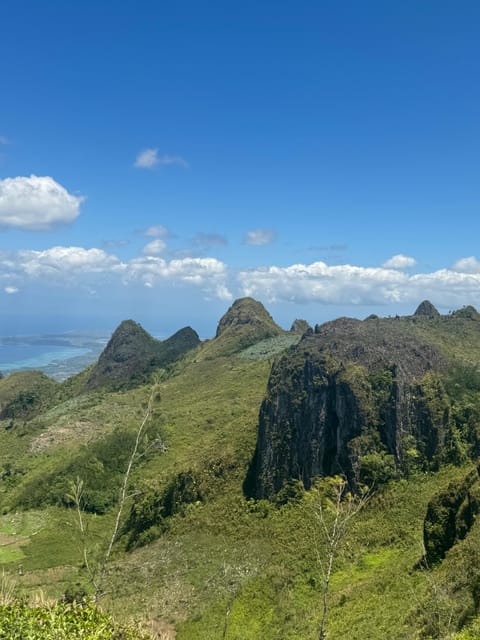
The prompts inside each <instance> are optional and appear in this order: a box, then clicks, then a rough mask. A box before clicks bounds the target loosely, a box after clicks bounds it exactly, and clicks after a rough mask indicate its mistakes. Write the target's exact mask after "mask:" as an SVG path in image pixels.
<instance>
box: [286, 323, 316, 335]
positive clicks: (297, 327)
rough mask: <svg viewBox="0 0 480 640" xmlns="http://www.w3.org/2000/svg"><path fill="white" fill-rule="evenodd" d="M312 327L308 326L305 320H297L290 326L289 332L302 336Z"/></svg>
mask: <svg viewBox="0 0 480 640" xmlns="http://www.w3.org/2000/svg"><path fill="white" fill-rule="evenodd" d="M311 328H312V327H311V326H310V325H309V324H308V322H307V321H306V320H301V319H297V320H294V321H293V323H292V326H291V327H290V331H291V332H292V333H300V334H302V335H303V334H304V333H305V332H306V331H309V330H310V329H311Z"/></svg>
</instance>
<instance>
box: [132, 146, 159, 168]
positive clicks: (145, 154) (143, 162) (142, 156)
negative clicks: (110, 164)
mask: <svg viewBox="0 0 480 640" xmlns="http://www.w3.org/2000/svg"><path fill="white" fill-rule="evenodd" d="M157 164H158V149H144V150H143V151H140V153H139V154H138V155H137V158H136V160H135V162H134V164H133V166H134V167H137V169H152V167H154V166H155V165H157Z"/></svg>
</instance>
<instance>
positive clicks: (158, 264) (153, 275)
mask: <svg viewBox="0 0 480 640" xmlns="http://www.w3.org/2000/svg"><path fill="white" fill-rule="evenodd" d="M227 276H228V268H227V265H226V264H224V263H223V262H221V261H220V260H217V259H215V258H182V259H176V260H170V262H167V261H166V260H164V259H163V258H157V257H153V256H147V257H145V258H135V259H133V260H131V261H130V262H129V263H128V266H127V271H126V273H125V276H124V277H125V280H126V281H127V282H128V281H131V280H140V281H141V282H142V283H143V284H144V285H145V286H146V287H153V286H154V285H155V284H158V283H161V282H171V283H173V284H175V283H183V284H193V285H195V286H197V287H199V288H200V289H202V290H203V291H204V292H206V293H207V294H209V295H213V296H215V297H217V298H220V299H221V300H230V299H231V298H232V294H231V292H230V291H229V290H228V288H227V284H226V282H227Z"/></svg>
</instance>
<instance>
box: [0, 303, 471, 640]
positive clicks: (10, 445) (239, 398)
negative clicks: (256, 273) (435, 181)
mask: <svg viewBox="0 0 480 640" xmlns="http://www.w3.org/2000/svg"><path fill="white" fill-rule="evenodd" d="M257 304H258V303H257ZM233 306H235V305H233ZM240 306H241V307H243V311H245V309H247V308H249V306H250V302H249V301H246V302H245V301H244V302H243V303H242V304H241V305H240ZM243 311H242V313H243ZM227 313H228V312H227ZM265 313H266V312H265ZM267 316H268V314H267ZM240 317H242V314H240ZM258 317H259V319H260V323H259V324H255V323H248V321H247V322H240V323H238V324H235V323H234V322H230V323H226V326H225V327H224V328H223V330H222V331H220V333H219V335H218V336H217V337H215V338H213V339H212V340H210V341H207V342H206V343H204V344H202V345H200V346H199V347H198V348H195V349H193V350H189V351H187V352H185V353H183V354H182V355H181V356H180V357H179V358H177V359H176V360H174V361H171V362H170V363H169V364H168V365H167V366H166V367H165V366H161V367H158V368H154V369H152V372H154V373H155V375H156V376H157V377H158V379H159V381H160V382H159V386H158V394H157V395H156V399H155V404H154V407H153V410H152V415H151V422H150V423H149V433H148V442H155V441H158V442H161V445H162V446H161V448H158V449H156V448H155V447H153V448H149V453H148V455H146V456H143V457H142V458H141V459H139V460H138V463H136V464H135V466H134V468H133V469H132V474H131V477H130V482H129V490H128V494H129V497H128V503H127V507H128V508H127V509H126V514H125V518H124V519H123V520H122V523H121V524H122V528H121V531H120V533H121V537H120V539H119V541H118V542H117V543H116V545H115V546H114V548H113V553H112V556H111V558H110V561H109V564H108V567H107V568H106V574H105V580H106V584H107V585H108V588H107V589H106V590H105V595H104V597H103V599H102V606H104V607H105V608H106V609H107V610H108V611H109V612H111V613H112V614H114V615H115V617H116V618H117V619H119V620H124V621H126V620H130V619H138V620H139V621H140V622H141V623H142V626H143V627H144V628H148V629H151V628H153V627H155V628H157V629H161V636H160V634H159V637H162V638H165V639H168V640H171V639H173V638H174V637H175V638H176V640H194V639H195V640H197V639H198V638H202V640H225V639H226V640H238V639H239V638H242V640H258V638H260V637H261V638H265V639H266V640H293V639H296V640H313V639H314V638H318V633H319V629H320V624H321V618H322V604H321V603H322V593H323V584H324V583H323V578H322V571H321V567H320V565H319V562H318V560H319V558H320V559H322V558H323V559H324V558H326V557H327V556H326V554H327V553H328V550H327V547H326V546H325V541H324V540H322V537H321V536H320V535H319V529H318V521H317V523H316V521H315V517H314V512H313V510H312V507H313V505H314V504H318V502H317V500H318V499H322V496H324V495H325V494H326V492H327V491H328V485H329V480H328V479H318V478H313V479H312V483H311V488H309V489H308V490H305V488H304V486H303V483H301V482H299V481H298V477H296V478H295V477H294V478H291V479H290V481H289V482H287V483H286V484H284V486H283V488H282V489H281V491H279V492H278V493H277V494H276V495H275V496H274V497H273V499H272V500H271V501H266V500H248V499H245V497H244V495H243V492H242V483H243V481H244V479H245V475H246V471H247V467H248V465H249V462H250V460H251V458H252V456H253V453H254V449H255V442H256V438H257V427H258V415H259V408H260V405H261V402H262V399H263V398H264V396H265V392H266V389H267V382H268V378H269V375H270V366H271V358H273V357H276V358H278V357H279V356H280V357H281V355H282V353H283V352H282V350H286V351H284V353H286V354H287V355H286V360H285V361H286V362H288V361H290V362H292V361H294V360H295V361H297V360H298V368H294V370H295V371H296V372H298V376H299V377H298V379H297V378H296V377H295V375H297V373H295V375H292V371H293V369H289V368H283V369H279V368H278V367H276V368H275V369H274V378H273V379H272V380H271V383H270V384H276V382H275V376H277V377H278V376H284V377H285V382H288V384H289V385H291V389H292V391H295V390H298V388H299V387H298V384H297V382H298V381H301V380H302V379H303V378H302V376H303V377H305V376H306V375H307V373H308V372H309V368H308V367H309V366H310V365H309V364H308V360H305V349H304V347H305V344H306V341H308V340H312V338H311V336H309V335H307V337H306V338H304V339H302V341H301V342H300V343H299V346H298V347H294V346H293V347H291V346H289V345H290V343H291V342H293V341H296V340H298V339H299V338H300V334H297V335H295V334H292V333H290V332H282V331H281V330H280V329H279V328H276V329H275V327H274V328H273V329H272V327H271V325H270V324H269V321H268V318H267V319H265V315H264V314H263V313H260V312H259V315H258ZM247 320H248V318H247ZM272 322H273V321H272ZM357 322H358V321H344V320H342V321H340V322H338V323H337V324H335V323H333V324H330V323H328V324H327V325H324V326H320V327H318V328H316V333H315V335H316V336H318V338H317V340H319V341H320V342H322V340H323V341H324V344H325V348H324V356H325V364H326V366H327V368H328V370H329V373H330V374H332V373H335V375H336V376H337V378H336V379H337V380H338V384H339V385H340V386H341V387H342V389H346V388H347V387H348V388H350V389H353V390H354V392H355V394H356V397H357V398H360V401H361V402H362V403H363V404H362V406H363V409H364V412H363V414H362V415H364V416H366V417H368V422H367V421H365V430H364V431H363V432H362V433H361V435H360V436H357V437H359V438H360V439H359V440H356V441H355V442H354V443H353V444H354V445H355V447H356V449H355V451H356V455H359V456H360V457H361V458H362V474H363V475H362V477H361V481H362V482H364V483H367V484H374V488H375V493H374V494H373V496H372V497H371V499H370V500H369V502H368V504H366V505H365V506H364V508H363V509H362V510H361V511H360V512H359V513H357V514H355V517H354V518H352V520H351V522H350V525H349V528H348V532H347V534H346V536H345V537H344V538H343V540H342V543H341V544H340V545H339V548H338V554H336V559H335V563H334V566H333V571H332V574H331V580H330V587H329V614H328V618H327V623H326V634H327V638H336V639H340V640H341V639H342V638H349V640H360V639H362V640H363V639H364V638H367V637H368V638H369V640H385V638H387V637H388V638H390V639H391V640H404V638H412V639H414V638H417V639H418V640H420V639H425V640H426V639H427V638H431V639H433V638H452V639H453V638H455V640H466V639H468V640H472V638H477V637H479V634H478V626H479V624H480V623H479V621H478V620H477V616H479V614H480V610H479V602H480V598H479V597H478V593H479V586H478V571H479V568H480V556H479V552H478V549H480V524H479V523H478V522H477V521H476V519H475V518H474V517H473V518H472V517H471V515H472V513H473V512H469V511H468V510H467V509H466V508H465V507H466V506H468V505H470V506H471V505H473V503H474V501H475V500H476V499H477V497H476V496H477V488H476V484H472V485H471V487H470V485H469V488H468V491H469V492H470V494H469V495H470V497H468V496H467V493H468V491H467V493H465V492H464V494H462V495H463V499H462V500H460V498H461V497H462V496H461V495H460V493H461V492H462V491H463V489H462V487H464V485H465V479H466V478H469V477H470V476H469V474H470V473H471V472H472V469H473V467H474V464H473V462H472V460H475V459H476V457H477V456H478V455H479V451H480V437H479V434H480V375H479V373H478V365H477V363H478V361H480V340H479V337H480V336H479V331H480V322H477V321H476V320H475V317H474V315H473V314H472V313H471V311H470V310H469V311H468V313H465V314H462V313H459V314H457V313H455V314H452V315H449V316H410V317H408V318H389V319H379V318H369V319H367V320H366V321H364V322H358V324H357ZM351 326H354V327H355V329H354V332H355V331H358V332H359V335H360V334H361V336H367V340H363V341H360V346H363V347H364V348H367V351H368V345H369V342H368V341H369V340H370V341H372V342H374V341H375V340H377V343H378V344H379V349H380V348H381V347H382V345H383V348H384V356H385V359H386V360H388V353H389V349H390V347H389V344H390V343H394V342H395V344H396V345H397V348H398V352H399V353H400V352H403V351H405V347H406V346H408V345H413V348H415V349H416V348H417V346H418V345H420V346H421V345H424V347H421V349H420V352H419V353H420V354H421V357H422V358H424V361H425V362H432V363H438V366H435V367H431V368H429V369H428V370H427V371H426V373H423V369H422V367H418V368H416V367H417V364H415V363H417V360H415V361H414V360H412V362H413V365H414V371H415V375H414V378H415V385H414V393H415V396H416V397H417V396H418V398H417V400H416V402H419V403H420V405H419V406H423V407H424V410H425V411H427V409H428V415H429V416H431V417H432V425H433V426H435V425H443V422H442V420H443V419H444V416H445V415H447V414H448V420H447V422H446V423H445V431H444V432H442V433H445V435H448V434H450V435H448V437H446V439H445V441H444V445H445V448H444V449H442V451H444V452H445V455H443V454H442V456H439V457H437V458H435V456H434V457H433V458H432V459H431V460H429V459H428V456H427V455H426V451H427V445H428V437H427V436H428V434H431V433H433V432H432V430H431V428H430V427H429V428H428V429H427V431H425V432H424V436H425V437H426V440H425V441H424V443H425V447H426V448H425V449H422V447H421V446H420V445H421V442H422V441H421V440H415V439H413V440H412V439H411V438H410V439H408V438H407V439H406V440H405V441H402V449H401V451H402V458H401V459H397V458H395V454H393V453H389V451H388V449H387V448H386V445H385V440H384V439H383V436H382V434H381V432H380V431H379V428H380V425H382V424H383V423H384V420H385V412H386V411H387V410H388V408H389V406H390V405H389V399H390V393H391V388H392V384H393V381H394V378H395V375H397V377H398V372H397V373H396V374H395V372H394V371H393V370H392V368H391V367H389V366H388V365H389V363H388V362H387V365H386V366H384V365H383V364H382V366H377V365H376V363H377V362H381V363H383V360H381V358H380V356H379V355H378V352H375V353H377V355H375V353H374V352H373V351H371V352H368V353H367V354H366V356H365V357H366V363H367V364H364V363H362V362H360V360H361V358H362V357H363V356H362V354H361V352H360V351H359V350H358V346H359V345H358V344H356V343H355V340H353V341H352V339H351V337H350V338H349V337H348V335H347V333H348V332H346V331H345V332H344V331H343V330H342V329H341V327H345V328H348V329H349V330H350V327H351ZM245 327H247V332H246V333H245ZM255 327H256V328H255ZM265 327H266V328H267V332H268V331H270V330H272V331H274V333H273V335H271V336H270V337H268V338H266V337H265V334H264V330H265ZM358 327H360V328H358ZM380 327H383V328H382V329H381V330H380ZM331 329H336V330H337V329H338V330H337V333H336V346H335V347H333V348H330V347H328V348H327V342H328V340H327V338H326V337H325V336H326V332H328V331H330V330H331ZM383 330H384V332H385V336H386V337H385V343H383V342H382V340H383V337H384V336H383V334H382V333H381V331H383ZM275 332H276V333H275ZM307 333H308V334H309V333H310V332H307ZM246 335H247V336H248V340H251V341H252V343H251V344H250V345H249V346H245V345H246V342H244V340H245V336H246ZM285 338H288V340H285ZM248 340H247V342H248ZM385 345H386V346H385ZM425 345H426V346H425ZM427 347H428V348H427ZM302 350H303V351H302ZM364 353H365V352H364ZM390 353H394V351H392V350H390ZM380 355H381V354H380ZM347 356H348V357H347ZM384 356H382V357H384ZM376 358H377V359H376ZM413 365H412V366H413ZM422 366H423V365H422ZM417 372H419V373H420V374H421V377H420V379H419V380H421V393H420V386H419V380H417V377H415V376H416V375H417ZM88 375H90V372H87V373H86V374H81V376H80V377H79V378H78V379H73V380H70V381H66V382H65V383H62V384H61V385H54V386H52V387H51V388H49V389H48V390H47V391H46V393H47V395H48V398H49V400H48V402H46V403H45V404H44V405H41V408H40V409H39V411H38V412H37V411H36V412H34V413H32V414H31V415H28V416H25V417H22V418H21V419H20V418H18V419H16V420H15V421H14V426H13V427H9V424H10V420H8V419H4V420H2V421H1V422H0V447H1V449H2V452H3V460H2V464H3V471H2V475H1V480H0V508H1V509H2V510H3V515H1V516H0V564H1V565H2V566H3V568H5V569H6V570H7V571H8V572H9V573H11V574H12V575H14V576H15V581H16V583H17V589H16V591H17V593H18V595H19V596H20V597H23V596H24V595H25V594H29V593H32V592H33V591H35V590H36V589H37V588H39V587H40V588H42V589H43V590H44V592H45V593H46V595H47V596H48V597H53V598H54V599H55V600H58V599H59V598H60V597H61V594H75V595H76V596H77V597H78V598H81V597H82V596H83V594H85V593H87V594H88V592H89V591H91V585H90V584H89V580H88V575H87V572H86V569H85V566H83V558H82V545H81V541H80V536H79V531H78V525H77V524H76V518H75V513H74V510H73V509H72V508H71V507H70V506H69V502H68V497H67V494H68V480H75V477H76V476H77V475H79V476H80V477H82V476H83V480H84V482H85V498H86V502H85V504H84V506H85V509H86V510H85V512H84V513H83V518H84V523H85V536H86V543H87V548H88V552H89V554H90V557H91V558H92V559H95V557H96V556H97V555H98V554H99V553H100V552H101V550H102V549H104V548H105V543H106V542H107V543H108V540H109V536H110V534H111V532H112V527H113V526H114V521H115V514H116V513H117V512H116V507H115V504H118V503H117V500H118V490H119V487H120V485H121V479H122V470H125V462H126V456H127V455H128V454H127V453H126V452H127V451H130V450H131V445H132V442H133V439H134V437H135V433H136V429H137V426H138V424H139V419H141V416H142V415H143V414H144V411H145V405H146V403H147V401H148V398H149V396H150V393H151V386H150V384H149V377H148V376H147V378H146V380H147V383H146V384H143V383H142V384H140V383H139V384H137V385H135V386H133V387H131V388H130V386H129V385H128V384H126V385H125V386H122V388H121V389H118V390H116V391H114V390H112V388H111V387H110V386H109V385H108V384H106V385H102V386H101V387H98V388H95V389H94V390H93V389H91V390H90V389H88V388H86V387H85V384H84V383H85V379H86V378H87V377H88ZM308 375H310V374H309V373H308ZM405 376H406V378H405V379H406V380H407V378H408V376H407V374H406V373H405ZM10 378H11V376H8V377H6V378H5V379H3V380H1V381H0V394H1V390H2V388H3V385H4V384H5V383H8V384H10V385H12V384H13V383H12V381H11V380H10V381H9V379H10ZM312 380H313V382H314V384H315V385H317V388H321V385H322V378H321V377H319V378H318V379H316V378H315V375H313V376H312ZM13 382H15V378H14V379H13ZM277 382H280V378H278V380H277ZM282 384H283V383H282ZM5 388H6V387H5ZM15 389H16V392H18V391H20V390H21V389H20V388H19V387H17V386H15ZM14 395H15V394H14ZM299 401H300V405H299V406H303V407H304V408H305V412H304V414H302V416H303V417H302V420H305V419H306V416H307V412H306V411H307V409H306V408H307V407H308V406H310V410H311V405H308V403H305V402H304V400H303V399H301V398H299ZM279 402H285V398H283V397H282V398H281V399H280V400H279ZM302 402H303V403H304V404H303V405H301V403H302ZM446 410H447V412H446ZM297 424H300V422H298V423H297ZM432 428H433V427H432ZM442 428H443V427H442ZM422 437H423V436H422ZM442 437H443V436H442ZM146 444H147V447H148V443H146ZM447 453H448V455H446V454H447ZM475 473H476V471H475ZM402 475H403V477H401V476H402ZM69 476H73V477H69ZM89 483H90V485H89ZM450 494H451V495H452V500H449V499H448V496H449V495H450ZM445 496H447V499H445ZM457 503H458V505H457ZM445 505H446V506H447V510H445V509H444V507H445ZM449 505H457V506H455V507H454V509H453V511H454V512H455V516H454V521H455V531H454V535H453V537H452V535H451V529H449V528H448V526H447V527H444V524H445V523H447V524H448V523H449V522H451V521H452V520H451V519H449V518H450V515H449V513H450V512H449V511H448V509H449ZM429 510H430V512H431V513H432V514H433V516H434V517H433V518H432V519H431V523H432V527H433V531H434V532H435V535H436V538H435V539H436V540H440V541H441V544H444V541H445V540H447V539H448V544H446V545H444V548H443V549H442V551H441V552H440V553H439V554H438V556H437V557H435V558H434V557H433V556H428V555H427V561H426V563H425V561H424V560H423V555H424V548H423V540H424V537H423V536H424V528H426V529H427V530H428V523H427V524H425V515H426V513H427V512H428V511H429ZM445 514H446V519H443V520H442V516H443V515H445ZM332 515H333V514H332V511H331V510H327V512H326V517H327V519H328V521H327V525H328V526H329V523H330V522H331V520H330V519H331V517H332ZM467 522H468V524H469V526H468V527H465V526H464V524H465V523H467ZM437 525H440V528H439V527H438V526H437ZM442 527H443V528H442ZM442 531H443V532H444V533H446V535H443V533H442ZM437 534H438V535H437ZM431 539H432V540H433V538H431ZM452 540H453V544H451V542H452ZM429 544H430V543H429V541H428V540H426V545H427V549H428V547H429ZM438 549H439V548H438ZM438 549H437V550H438ZM412 594H414V597H412ZM27 615H30V613H28V614H27ZM475 629H477V630H475ZM60 637H61V636H60ZM72 637H74V636H72ZM100 637H101V636H100ZM127 637H128V636H127ZM102 640H103V638H102Z"/></svg>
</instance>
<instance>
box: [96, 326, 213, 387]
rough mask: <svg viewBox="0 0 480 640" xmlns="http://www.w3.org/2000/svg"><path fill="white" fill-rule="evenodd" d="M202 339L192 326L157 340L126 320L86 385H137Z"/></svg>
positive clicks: (140, 327)
mask: <svg viewBox="0 0 480 640" xmlns="http://www.w3.org/2000/svg"><path fill="white" fill-rule="evenodd" d="M199 343H200V340H199V337H198V335H197V334H196V333H195V331H193V329H191V328H190V327H186V328H184V329H181V330H180V331H178V332H177V333H175V334H174V335H173V336H171V337H170V338H168V339H167V340H164V341H163V342H162V341H160V340H156V339H155V338H153V337H152V336H151V335H150V334H149V333H148V332H147V331H145V329H144V328H143V327H142V326H141V325H140V324H138V323H137V322H134V321H133V320H124V321H123V322H121V323H120V325H119V326H118V327H117V328H116V329H115V331H114V332H113V334H112V337H111V338H110V340H109V341H108V344H107V346H106V347H105V349H104V350H103V351H102V353H101V354H100V357H99V359H98V362H97V364H96V365H95V366H94V367H93V369H92V371H91V373H90V376H89V377H88V379H87V382H86V386H87V388H89V389H95V388H98V387H102V386H113V387H121V386H135V385H136V384H140V383H142V382H144V381H145V379H146V376H147V375H148V374H149V373H150V372H151V371H152V370H153V369H155V368H157V367H162V366H166V365H167V364H169V363H170V362H173V360H175V359H176V358H178V357H179V356H180V355H182V354H183V353H185V352H187V351H189V350H190V349H193V348H194V347H196V346H197V345H198V344H199Z"/></svg>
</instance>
